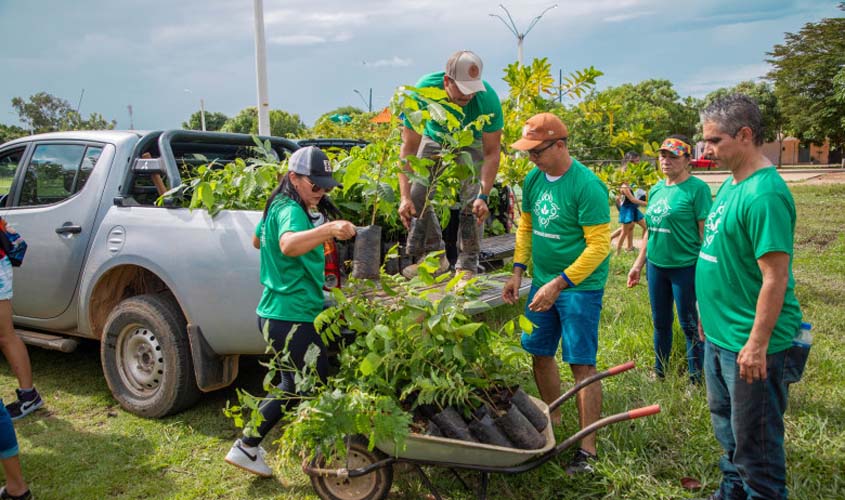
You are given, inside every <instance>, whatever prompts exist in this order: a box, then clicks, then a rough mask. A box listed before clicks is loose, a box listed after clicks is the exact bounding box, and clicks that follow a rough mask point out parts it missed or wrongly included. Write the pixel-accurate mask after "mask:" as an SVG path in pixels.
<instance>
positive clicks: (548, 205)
mask: <svg viewBox="0 0 845 500" xmlns="http://www.w3.org/2000/svg"><path fill="white" fill-rule="evenodd" d="M534 213H535V214H537V222H539V223H540V225H541V226H542V227H543V229H545V228H546V227H548V225H549V222H551V221H553V220H555V219H557V218H558V217H559V216H560V207H559V206H558V205H557V203H555V201H554V198H552V194H551V193H549V192H548V191H546V192H544V193H543V195H542V196H540V199H538V200H537V203H535V204H534Z"/></svg>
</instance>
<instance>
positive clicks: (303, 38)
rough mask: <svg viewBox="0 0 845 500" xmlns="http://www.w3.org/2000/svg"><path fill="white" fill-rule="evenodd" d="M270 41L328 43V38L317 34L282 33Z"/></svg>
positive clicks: (287, 43) (281, 43)
mask: <svg viewBox="0 0 845 500" xmlns="http://www.w3.org/2000/svg"><path fill="white" fill-rule="evenodd" d="M269 41H270V43H272V44H274V45H297V46H302V45H320V44H323V43H326V41H327V40H326V39H325V38H324V37H322V36H317V35H281V36H273V37H270V40H269Z"/></svg>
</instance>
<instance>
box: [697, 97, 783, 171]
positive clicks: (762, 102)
mask: <svg viewBox="0 0 845 500" xmlns="http://www.w3.org/2000/svg"><path fill="white" fill-rule="evenodd" d="M731 94H745V95H747V96H748V97H751V98H752V99H754V100H755V101H757V105H758V106H760V111H761V113H762V114H763V128H764V134H763V140H764V141H766V142H771V141H777V142H778V145H779V148H778V167H780V166H781V153H782V152H783V139H784V135H785V133H786V131H785V130H784V127H785V125H786V124H785V119H784V115H783V111H782V110H781V107H780V101H779V100H778V97H777V95H776V94H775V90H774V88H773V87H772V86H771V85H770V84H769V83H768V82H757V83H755V82H753V81H751V80H748V81H744V82H740V83H738V84H737V85H736V86H734V87H728V88H721V89H717V90H714V91H713V92H710V93H709V94H707V96H705V97H704V103H703V104H704V106H707V105H709V104H710V103H712V102H713V101H715V100H716V99H720V98H722V97H725V96H728V95H731Z"/></svg>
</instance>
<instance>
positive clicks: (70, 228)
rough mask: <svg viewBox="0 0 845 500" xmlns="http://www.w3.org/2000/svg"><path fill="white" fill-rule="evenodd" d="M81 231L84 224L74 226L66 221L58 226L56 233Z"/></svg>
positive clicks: (77, 232) (76, 232)
mask: <svg viewBox="0 0 845 500" xmlns="http://www.w3.org/2000/svg"><path fill="white" fill-rule="evenodd" d="M81 232H82V226H74V225H73V224H71V223H70V222H66V223H64V224H63V225H62V226H61V227H57V228H56V234H79V233H81Z"/></svg>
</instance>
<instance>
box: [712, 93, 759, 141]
mask: <svg viewBox="0 0 845 500" xmlns="http://www.w3.org/2000/svg"><path fill="white" fill-rule="evenodd" d="M699 117H700V118H701V124H702V125H704V124H705V123H707V122H711V123H713V124H715V125H716V126H717V127H719V130H721V131H722V132H724V133H726V134H728V135H730V136H731V137H735V136H736V134H737V133H738V132H739V131H740V129H742V127H748V128H750V129H751V134H752V138H753V139H754V144H755V145H757V146H762V145H763V114H762V113H761V112H760V107H759V106H758V105H757V102H756V101H755V100H754V99H752V98H750V97H748V96H747V95H744V94H731V95H729V96H725V97H722V98H720V99H716V100H715V101H713V102H712V103H710V105H709V106H707V107H706V108H704V110H703V111H702V112H701V113H700V114H699Z"/></svg>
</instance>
